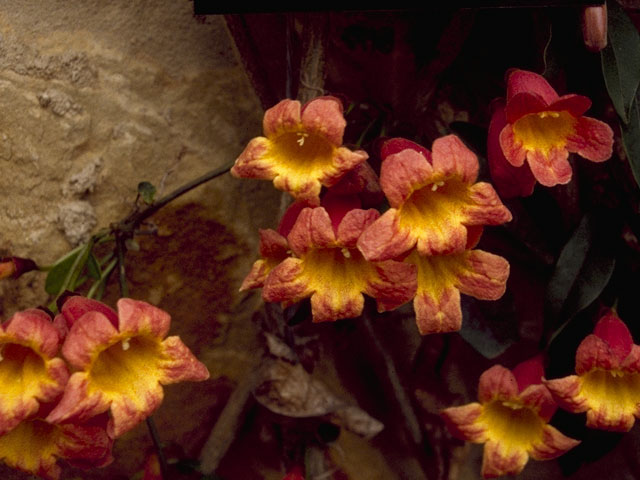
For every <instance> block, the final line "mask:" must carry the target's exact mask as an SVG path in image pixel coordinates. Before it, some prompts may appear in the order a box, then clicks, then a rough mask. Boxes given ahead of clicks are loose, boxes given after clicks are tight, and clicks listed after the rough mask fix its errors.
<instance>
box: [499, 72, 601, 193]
mask: <svg viewBox="0 0 640 480" xmlns="http://www.w3.org/2000/svg"><path fill="white" fill-rule="evenodd" d="M589 107H591V100H589V99H588V98H587V97H584V96H582V95H575V94H569V95H563V96H559V95H558V94H557V93H556V91H555V90H554V89H553V87H551V85H549V83H548V82H547V81H546V80H545V79H544V77H542V76H541V75H538V74H536V73H533V72H527V71H525V70H514V71H512V72H511V73H510V74H509V77H508V79H507V98H506V105H505V108H504V113H505V116H506V121H507V124H506V126H505V127H504V128H503V129H502V131H501V132H500V145H501V146H502V151H503V153H504V156H505V157H506V159H507V160H508V161H509V163H511V165H513V166H515V167H521V166H522V165H523V164H524V162H525V160H526V161H527V162H528V164H529V167H530V168H531V172H532V173H533V175H534V177H535V178H536V180H538V182H540V183H541V184H542V185H544V186H547V187H552V186H554V185H557V184H565V183H568V182H569V181H570V180H571V176H572V173H573V172H572V170H571V165H570V164H569V162H568V160H567V158H568V156H569V152H573V153H577V154H578V155H580V156H581V157H583V158H586V159H587V160H591V161H592V162H603V161H605V160H607V159H608V158H609V157H611V153H612V148H613V131H612V130H611V128H610V127H609V126H608V125H607V124H606V123H604V122H601V121H600V120H596V119H595V118H590V117H585V116H583V114H584V112H586V111H587V110H588V109H589Z"/></svg>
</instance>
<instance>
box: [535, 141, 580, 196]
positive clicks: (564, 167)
mask: <svg viewBox="0 0 640 480" xmlns="http://www.w3.org/2000/svg"><path fill="white" fill-rule="evenodd" d="M568 157H569V152H568V151H567V149H566V148H552V149H551V150H550V151H549V152H548V153H546V154H545V153H543V152H541V151H539V150H529V151H528V152H527V160H528V161H529V167H531V172H532V173H533V176H534V177H536V180H538V182H540V183H541V184H542V185H544V186H545V187H554V186H556V185H558V184H561V185H564V184H566V183H569V182H570V181H571V175H572V174H573V171H572V170H571V165H570V164H569V162H568V161H567V158H568Z"/></svg>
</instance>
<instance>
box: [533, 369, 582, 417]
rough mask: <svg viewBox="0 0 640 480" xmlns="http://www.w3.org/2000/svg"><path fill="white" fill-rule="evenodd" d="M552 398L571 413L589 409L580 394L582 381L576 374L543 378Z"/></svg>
mask: <svg viewBox="0 0 640 480" xmlns="http://www.w3.org/2000/svg"><path fill="white" fill-rule="evenodd" d="M544 384H545V385H546V386H547V388H548V389H549V391H550V392H551V394H552V395H553V398H554V400H555V401H556V402H557V403H558V404H559V405H560V406H561V407H562V408H563V409H565V410H568V411H569V412H572V413H581V412H586V411H587V410H588V409H589V406H588V402H587V399H586V398H585V397H584V396H583V395H581V394H580V390H581V388H582V381H581V380H580V377H579V376H577V375H570V376H568V377H564V378H557V379H554V380H545V382H544Z"/></svg>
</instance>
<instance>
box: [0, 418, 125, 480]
mask: <svg viewBox="0 0 640 480" xmlns="http://www.w3.org/2000/svg"><path fill="white" fill-rule="evenodd" d="M112 446H113V439H112V438H110V437H109V436H108V435H107V431H106V415H104V416H102V415H101V416H99V417H95V418H93V419H91V420H90V421H88V422H86V423H83V424H74V423H63V424H60V425H55V424H52V423H49V422H47V421H45V420H44V419H43V418H41V417H40V416H36V417H33V418H30V419H28V420H24V421H23V422H21V423H20V424H19V425H18V426H17V427H16V428H14V429H13V430H11V431H10V432H8V433H6V434H5V435H2V436H0V459H1V460H2V461H3V462H4V463H6V464H7V465H9V466H10V467H12V468H16V469H18V470H22V471H24V472H28V473H31V474H34V475H38V476H39V477H41V478H44V479H46V480H57V479H58V478H59V477H60V467H59V466H58V465H57V463H56V462H57V460H58V459H64V460H65V461H66V462H67V463H69V464H70V465H73V466H75V467H80V468H93V467H103V466H105V465H108V464H109V463H111V462H112V461H113V457H112V455H111V448H112Z"/></svg>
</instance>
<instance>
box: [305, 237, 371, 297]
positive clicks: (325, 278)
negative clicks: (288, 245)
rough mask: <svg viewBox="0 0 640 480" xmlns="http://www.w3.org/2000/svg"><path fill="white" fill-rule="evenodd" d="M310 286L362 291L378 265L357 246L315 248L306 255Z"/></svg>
mask: <svg viewBox="0 0 640 480" xmlns="http://www.w3.org/2000/svg"><path fill="white" fill-rule="evenodd" d="M304 269H305V272H307V274H308V275H309V287H310V288H311V289H313V290H315V291H318V290H327V289H329V288H330V289H331V290H333V291H336V292H338V293H340V294H343V293H345V292H352V291H355V290H357V292H362V291H363V290H364V289H365V287H366V285H367V279H369V278H371V275H372V274H373V273H374V270H373V269H374V267H373V266H372V265H371V263H369V262H367V261H366V260H365V259H364V257H363V256H362V254H361V253H360V252H359V251H358V249H356V248H346V247H336V248H319V249H314V250H311V251H310V252H309V253H308V254H307V255H305V256H304Z"/></svg>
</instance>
